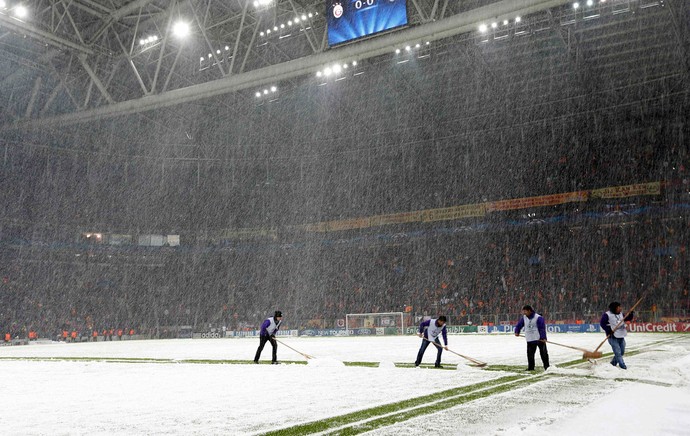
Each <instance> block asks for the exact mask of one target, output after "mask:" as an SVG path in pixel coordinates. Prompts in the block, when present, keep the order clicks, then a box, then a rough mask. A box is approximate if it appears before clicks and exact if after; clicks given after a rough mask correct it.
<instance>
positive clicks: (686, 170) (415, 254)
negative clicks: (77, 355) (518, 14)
mask: <svg viewBox="0 0 690 436" xmlns="http://www.w3.org/2000/svg"><path fill="white" fill-rule="evenodd" d="M38 3H41V2H38ZM76 3H81V4H82V5H84V8H86V7H91V8H94V7H95V6H93V5H91V6H88V4H90V3H96V4H99V3H105V2H87V1H78V2H76ZM141 3H144V2H141ZM164 3H167V2H163V1H158V2H145V7H147V8H153V7H155V8H156V10H160V11H164V10H165V9H166V8H165V6H164ZM184 3H185V6H186V7H190V8H197V9H199V10H203V7H201V6H200V5H199V4H200V3H202V2H200V1H199V2H196V1H192V2H184ZM197 3H199V4H197ZM230 3H232V2H230ZM230 3H228V4H226V5H223V2H219V1H210V2H208V5H209V7H211V5H212V7H213V8H214V10H216V9H217V10H216V15H213V14H210V15H211V16H214V17H217V18H215V21H213V20H211V21H209V22H208V23H207V27H208V31H209V35H208V38H207V40H210V41H211V42H212V43H213V44H212V45H216V46H220V45H224V43H223V41H230V42H234V41H235V37H234V36H232V35H233V33H232V32H231V31H230V30H228V29H227V28H226V26H224V25H222V22H223V20H228V21H229V22H230V23H231V24H233V25H236V24H237V21H238V17H239V16H240V15H242V9H241V8H239V9H238V4H236V3H232V4H230ZM293 3H294V4H296V5H297V7H298V9H300V10H303V11H320V9H321V8H323V4H322V3H321V2H306V1H294V2H293ZM420 3H421V4H422V5H423V6H422V10H423V11H425V9H424V5H426V6H429V5H432V4H434V3H435V2H434V1H433V0H429V1H423V2H420ZM436 3H438V2H436ZM441 3H444V2H441ZM492 3H499V2H491V1H458V2H453V1H451V2H448V6H447V8H446V9H445V14H446V16H451V15H458V14H462V13H464V11H471V10H473V9H476V8H478V7H481V6H487V5H490V4H492ZM583 3H584V2H583ZM686 3H687V2H685V1H683V0H667V1H662V2H658V1H657V2H653V1H647V0H630V1H620V0H618V1H610V2H608V3H603V4H601V5H600V9H597V10H596V11H598V14H599V15H597V16H596V17H594V12H595V10H594V9H592V12H591V16H588V15H586V13H587V12H586V11H582V12H574V11H573V7H572V4H571V3H566V4H563V5H561V6H555V7H551V8H547V9H544V10H541V11H538V12H534V13H531V14H528V15H525V16H524V17H522V20H521V21H520V23H519V25H518V23H515V26H514V27H511V28H510V30H505V31H504V32H503V31H499V30H496V31H489V32H486V33H484V32H480V31H477V30H474V31H470V32H464V33H460V34H458V35H454V36H450V37H446V38H443V39H437V40H431V41H429V44H427V43H426V42H427V41H424V40H419V41H410V44H412V46H411V49H410V50H406V48H405V46H401V47H399V49H400V53H395V51H394V50H395V47H392V49H391V51H390V52H389V53H388V54H383V55H378V56H375V57H370V58H367V59H359V60H357V63H356V65H352V64H351V66H350V67H349V68H348V69H347V71H346V72H343V73H342V75H341V76H340V77H339V80H335V79H333V78H324V77H319V76H317V75H316V74H310V75H306V76H305V75H302V76H299V77H292V78H289V79H286V80H282V81H280V84H279V90H278V91H277V93H276V94H275V97H274V98H272V99H259V98H257V97H256V96H255V92H256V91H257V89H258V88H259V87H256V88H247V89H241V90H236V91H233V92H228V93H223V94H219V95H212V96H209V97H205V98H203V99H198V100H195V101H189V102H182V103H179V104H176V105H170V106H169V107H162V106H161V107H157V108H154V109H151V110H146V111H139V110H136V111H131V112H127V111H123V112H121V113H120V114H117V115H115V116H104V117H101V118H97V119H87V118H83V119H80V118H78V117H81V116H82V115H79V113H80V111H84V113H85V114H87V115H88V114H89V111H96V110H98V109H99V108H100V107H103V106H107V105H108V104H109V103H108V101H107V100H108V99H107V97H106V96H105V94H103V93H99V91H98V90H97V89H96V88H97V86H95V85H94V86H87V85H86V84H81V85H79V84H78V83H76V82H77V81H78V80H77V79H74V83H72V82H66V80H67V79H69V78H72V77H77V76H78V77H81V79H80V80H85V82H84V83H88V77H89V75H88V74H87V72H84V71H83V70H85V68H84V69H82V70H80V71H79V72H77V71H76V70H78V69H79V68H80V67H79V62H78V61H77V60H74V59H75V58H76V57H78V56H79V55H78V54H76V55H74V54H69V49H60V50H58V49H55V48H53V47H49V46H47V45H48V44H44V43H43V42H42V41H38V40H36V39H32V38H31V37H29V38H25V37H22V36H21V35H20V34H19V33H17V32H16V31H13V30H9V31H7V33H6V34H5V33H4V31H5V29H3V28H2V27H0V30H2V31H3V33H0V152H1V153H2V165H1V166H0V276H1V277H2V281H1V282H0V331H2V332H4V331H11V332H12V334H13V335H24V334H25V333H26V332H27V331H29V330H36V331H39V333H40V334H41V335H43V336H46V337H56V336H57V335H58V334H59V333H60V332H61V331H62V330H63V329H65V328H67V329H70V330H71V329H78V330H80V331H85V332H86V331H89V330H91V329H99V330H102V329H104V328H126V329H129V328H134V329H135V330H136V331H137V332H141V333H143V334H148V335H151V336H152V337H160V336H165V335H166V334H167V333H166V332H167V331H168V330H173V329H175V328H177V327H179V326H181V325H191V326H193V327H194V328H195V329H197V330H199V331H201V330H202V329H205V328H207V327H209V326H212V327H213V328H219V327H221V326H227V328H228V329H243V328H254V327H256V326H257V324H258V323H260V322H261V321H262V320H263V317H264V315H265V314H266V313H272V311H273V310H274V309H276V308H281V310H282V311H283V313H284V314H285V323H286V324H287V325H288V326H291V327H292V328H298V327H306V326H312V327H317V326H318V327H334V326H335V325H336V321H337V320H338V319H342V318H344V317H345V314H347V313H362V312H403V311H404V312H407V313H408V314H409V315H410V316H420V315H436V314H445V315H446V316H448V317H449V319H450V323H451V324H453V323H454V324H466V323H468V322H471V323H474V324H480V323H500V322H502V321H514V320H515V319H517V316H518V314H519V311H520V307H521V306H522V305H523V304H527V303H530V304H532V305H534V307H535V308H538V310H539V311H540V313H542V314H543V315H544V316H545V317H546V318H547V319H549V320H571V321H573V322H575V321H579V320H585V321H588V322H589V321H594V322H596V320H597V319H598V318H599V316H600V315H601V312H602V311H603V310H605V309H606V306H607V305H608V302H609V301H610V300H622V301H626V302H630V304H632V302H634V301H635V300H637V298H639V297H641V296H643V295H644V296H645V299H644V301H643V304H642V306H641V307H640V309H638V312H639V313H640V318H641V319H643V320H656V319H660V318H662V317H665V318H675V319H686V320H687V319H690V296H689V295H688V290H689V289H690V276H689V275H688V271H690V259H689V257H688V253H687V248H688V239H689V238H688V235H689V234H690V232H689V230H690V229H689V222H690V221H689V218H690V155H689V154H690V151H689V150H690V129H689V126H688V119H689V115H690V100H689V98H690V91H689V90H690V60H689V56H688V54H689V50H690V25H689V24H688V23H690V6H689V5H687V4H686ZM204 4H206V3H204ZM625 4H627V5H628V6H629V8H628V9H627V10H626V9H625V8H624V6H625ZM190 5H191V6H190ZM430 11H431V8H429V10H428V11H427V12H425V13H424V14H419V11H415V10H411V11H410V15H411V17H412V18H411V27H413V26H417V25H423V22H424V18H428V15H429V12H430ZM80 13H81V14H86V15H88V12H87V11H85V10H83V8H82V9H76V10H75V11H74V14H75V19H76V20H77V22H78V23H80V25H81V23H82V22H81V21H79V17H80V16H81V15H79V14H80ZM290 14H291V12H289V11H286V12H285V14H284V15H285V16H286V17H287V16H289V15H290ZM161 15H162V13H161ZM165 18H166V17H165V16H161V17H160V18H157V19H154V20H157V21H158V22H159V24H160V23H163V24H164V23H165ZM247 19H248V20H249V18H247ZM254 19H255V17H253V18H252V20H254ZM278 19H280V17H278ZM83 20H84V21H83V23H84V24H83V26H84V27H83V29H84V30H83V34H82V35H81V36H82V37H83V38H84V39H85V40H90V39H92V38H93V40H94V41H95V40H98V41H99V42H98V43H97V44H95V45H94V46H93V47H94V49H96V51H97V52H98V53H101V54H99V55H91V56H92V58H93V57H95V58H96V60H97V62H96V61H94V65H95V66H97V67H98V69H99V70H98V69H97V73H98V74H99V75H101V76H103V80H105V78H108V77H109V78H110V80H109V81H108V85H107V87H108V90H109V93H108V94H109V95H110V96H112V97H113V98H114V100H116V101H118V102H124V101H128V100H134V99H137V98H144V97H142V95H141V94H142V92H141V89H139V84H138V83H137V80H135V79H134V78H133V75H132V74H131V72H128V71H127V68H128V67H127V66H126V65H124V64H125V63H126V62H124V61H123V60H122V58H121V57H118V56H114V55H112V54H111V55H110V56H107V55H105V54H104V53H105V51H107V50H115V48H116V49H117V51H120V49H119V46H118V45H117V38H115V35H116V32H114V31H110V32H108V33H106V34H105V36H104V37H103V41H105V42H101V39H99V38H100V37H99V36H98V34H97V33H98V32H97V30H98V26H96V27H94V28H92V27H93V26H92V27H89V26H87V23H88V22H89V20H88V19H87V17H83ZM243 22H244V21H243ZM218 23H221V24H218ZM0 24H1V23H0ZM324 25H325V23H324V22H323V20H316V19H315V20H314V28H313V29H312V30H311V31H312V32H314V34H317V35H319V34H318V33H316V32H317V30H318V29H321V32H323V27H324ZM131 27H132V26H131V23H129V22H128V23H127V25H126V26H125V25H124V24H122V25H121V26H120V27H119V29H120V30H119V31H120V32H121V33H122V35H126V34H127V32H131ZM235 27H236V26H235ZM257 29H258V24H257ZM234 31H236V29H235V30H234ZM245 33H246V34H245ZM254 33H255V32H254ZM305 33H306V32H305ZM504 33H505V35H507V36H504ZM231 36H232V37H231ZM253 36H254V37H255V36H256V35H252V32H251V31H248V30H246V29H245V32H243V34H242V37H241V39H240V37H239V36H238V37H237V41H241V44H240V43H238V46H240V47H241V48H243V47H247V53H249V51H248V50H249V47H253V51H252V52H251V56H249V55H248V56H247V58H246V65H242V68H243V69H244V71H242V72H241V71H240V70H239V69H238V68H239V67H238V65H235V68H236V69H237V74H238V75H241V74H250V73H251V71H253V70H260V69H261V68H266V67H269V66H271V65H277V64H280V63H282V62H291V61H295V60H299V59H301V58H303V57H306V56H310V54H313V51H312V48H311V47H310V42H311V41H310V40H309V41H308V40H307V38H303V37H301V36H300V37H294V38H285V40H284V41H278V40H270V41H269V42H268V43H266V44H258V43H257V42H256V40H255V39H254V38H252V37H253ZM63 37H64V38H67V36H63ZM249 38H252V39H251V41H250V40H249ZM252 43H253V45H252ZM417 43H419V44H420V47H418V48H417V47H415V45H416V44H417ZM170 44H173V42H170ZM114 47H115V48H114ZM231 48H232V47H231ZM56 50H57V53H53V52H54V51H56ZM331 50H333V51H334V52H335V51H336V50H339V48H333V49H331ZM175 51H177V50H175ZM179 51H180V53H182V55H180V59H179V60H178V59H176V58H175V60H176V62H175V64H173V58H174V56H171V57H166V58H165V61H164V63H163V64H164V67H163V69H162V70H161V73H160V74H161V78H160V79H159V80H161V81H164V80H165V79H166V78H167V79H168V80H169V83H167V81H166V86H167V87H168V89H169V90H180V89H184V88H185V87H186V86H192V85H195V84H201V83H206V82H211V81H214V80H222V77H223V75H225V74H227V71H223V72H222V73H221V72H220V71H219V68H215V67H213V65H211V66H210V67H209V68H204V65H203V61H201V64H200V59H202V58H204V56H205V55H206V52H208V51H209V49H208V47H205V43H201V42H199V41H197V42H196V43H195V44H188V45H187V46H184V47H182V46H180V50H179ZM239 52H240V53H237V56H239V55H240V54H242V55H244V53H242V49H240V50H239ZM199 53H201V55H199ZM173 54H174V52H173ZM99 56H102V57H103V59H101V58H100V57H99ZM158 59H159V58H158V56H152V57H150V58H147V60H145V61H144V60H141V59H140V60H139V61H137V62H141V65H140V68H141V70H142V72H145V73H146V77H149V78H150V77H151V76H153V75H158V71H157V70H156V68H155V66H156V64H157V61H158ZM226 60H227V61H228V62H229V60H228V59H226ZM118 63H122V64H123V65H122V66H117V67H116V65H117V64H118ZM226 63H227V62H226ZM238 64H239V61H238ZM94 68H96V67H94ZM228 71H229V70H228ZM110 73H112V74H110ZM126 73H127V74H126ZM168 73H170V74H169V76H168ZM314 73H315V72H314ZM38 78H40V80H38ZM84 78H85V79H84ZM37 82H38V83H39V84H40V85H39V86H37V85H36V83H37ZM160 86H161V84H159V87H160ZM154 87H155V83H154ZM54 89H55V91H54ZM64 89H67V90H70V92H65V91H63V90H64ZM261 89H263V87H261ZM36 90H38V91H36ZM164 92H166V91H164ZM164 92H163V93H164ZM167 92H170V91H167ZM53 93H54V94H55V95H52V94H53ZM49 99H50V100H49ZM75 103H84V104H83V105H82V106H81V107H80V108H78V109H77V108H75V107H74V104H75ZM32 106H35V107H36V109H33V108H32ZM41 108H43V110H41V111H39V109H41ZM64 114H77V115H76V116H77V118H75V119H73V120H70V121H60V120H61V118H60V116H62V115H64ZM630 185H636V186H640V187H642V186H644V187H645V188H644V189H646V191H645V192H642V191H635V190H633V189H630V190H624V189H623V190H619V192H623V194H621V195H614V194H602V195H599V194H596V195H595V194H592V192H594V191H595V190H604V189H605V188H612V187H625V186H630ZM640 189H642V188H640ZM574 192H588V193H589V194H588V196H587V198H583V199H582V201H564V202H561V203H558V204H549V205H543V206H539V205H533V206H529V207H528V206H522V207H506V208H504V209H497V208H494V209H491V208H490V207H489V206H486V207H487V209H485V206H484V205H488V204H495V202H500V201H503V200H513V199H525V198H531V197H545V196H551V195H554V196H558V195H559V194H568V193H574ZM597 192H599V191H597ZM606 192H609V191H606ZM559 198H560V197H559ZM526 204H528V205H529V204H530V203H529V202H527V203H526ZM463 205H468V207H470V206H472V205H473V206H472V207H475V206H476V205H482V206H476V207H481V210H482V213H481V214H470V215H467V216H463V217H460V218H457V219H437V220H422V219H420V220H417V219H410V220H407V221H399V222H397V223H383V224H376V223H375V222H374V220H373V219H371V217H375V216H381V215H396V214H402V213H405V212H419V211H427V210H436V209H440V208H452V207H455V206H463ZM421 214H423V212H420V216H421ZM353 219H362V220H366V219H369V221H366V222H368V224H366V225H364V224H362V225H359V224H358V225H350V224H347V225H345V224H342V225H341V227H339V228H336V226H337V225H339V223H341V222H342V223H344V222H345V221H346V220H353ZM324 223H333V224H324ZM319 226H320V227H319ZM329 226H330V227H329ZM317 228H318V229H320V230H314V229H317ZM95 234H98V237H97V238H96V237H95V236H91V235H95ZM86 235H89V236H88V237H87V236H86ZM147 235H179V245H178V244H177V243H170V242H168V243H166V244H162V243H161V244H149V243H142V240H144V239H145V238H144V239H142V237H146V236H147ZM174 240H175V239H170V238H169V239H168V241H174ZM154 245H159V246H154Z"/></svg>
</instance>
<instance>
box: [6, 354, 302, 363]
mask: <svg viewBox="0 0 690 436" xmlns="http://www.w3.org/2000/svg"><path fill="white" fill-rule="evenodd" d="M0 360H19V361H42V362H64V361H68V362H108V363H188V364H205V365H254V361H253V360H234V359H233V360H230V359H156V358H149V357H83V356H82V357H77V356H69V357H0ZM259 364H261V365H270V364H271V362H270V361H269V360H265V361H259ZM281 364H297V365H306V364H307V362H305V361H303V360H285V361H281Z"/></svg>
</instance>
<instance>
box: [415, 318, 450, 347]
mask: <svg viewBox="0 0 690 436" xmlns="http://www.w3.org/2000/svg"><path fill="white" fill-rule="evenodd" d="M430 324H431V320H430V319H427V320H426V321H424V322H423V323H421V324H419V333H424V337H425V338H427V339H429V335H428V334H427V333H426V330H427V329H428V328H429V325H430ZM441 335H442V336H443V343H444V344H446V347H447V346H448V334H447V333H446V326H445V325H444V326H443V329H442V330H441Z"/></svg>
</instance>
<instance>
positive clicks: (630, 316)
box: [599, 312, 635, 336]
mask: <svg viewBox="0 0 690 436" xmlns="http://www.w3.org/2000/svg"><path fill="white" fill-rule="evenodd" d="M634 315H635V312H630V313H629V314H628V316H626V317H625V318H623V321H632V320H633V316H634ZM599 325H600V326H601V328H602V329H604V332H606V336H611V334H612V333H613V332H612V331H611V327H609V315H608V313H606V312H604V313H603V314H602V315H601V320H599Z"/></svg>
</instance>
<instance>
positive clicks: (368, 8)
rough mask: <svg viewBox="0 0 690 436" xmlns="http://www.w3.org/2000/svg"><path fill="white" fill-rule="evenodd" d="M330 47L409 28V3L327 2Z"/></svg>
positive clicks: (371, 0) (370, 0) (377, 0)
mask: <svg viewBox="0 0 690 436" xmlns="http://www.w3.org/2000/svg"><path fill="white" fill-rule="evenodd" d="M326 5H327V8H328V9H327V10H326V20H327V21H328V45H329V46H331V47H332V46H334V45H338V44H342V43H344V42H348V41H352V40H355V39H359V38H363V37H365V36H370V35H374V34H376V33H380V32H385V31H386V30H391V29H395V28H396V27H401V26H405V25H407V0H328V2H327V3H326Z"/></svg>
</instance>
